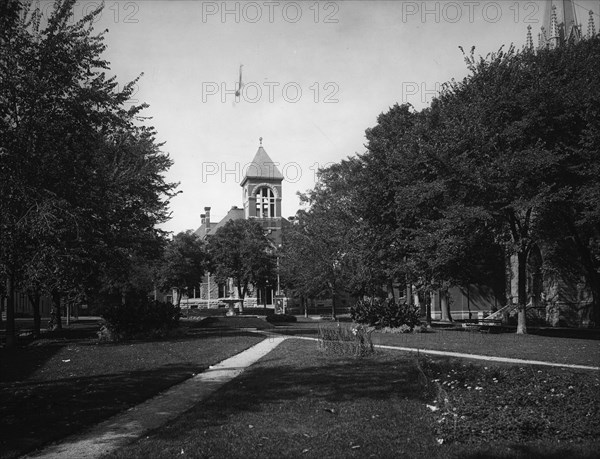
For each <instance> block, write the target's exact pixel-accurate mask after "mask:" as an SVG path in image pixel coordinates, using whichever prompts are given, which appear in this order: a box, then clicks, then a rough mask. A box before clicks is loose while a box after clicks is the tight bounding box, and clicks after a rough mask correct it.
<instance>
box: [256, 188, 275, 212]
mask: <svg viewBox="0 0 600 459" xmlns="http://www.w3.org/2000/svg"><path fill="white" fill-rule="evenodd" d="M256 216H257V217H259V218H272V217H276V215H275V195H274V194H273V190H271V188H269V187H267V186H264V187H261V188H259V189H258V191H257V193H256Z"/></svg>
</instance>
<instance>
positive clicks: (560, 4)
mask: <svg viewBox="0 0 600 459" xmlns="http://www.w3.org/2000/svg"><path fill="white" fill-rule="evenodd" d="M542 29H543V31H542V33H543V32H544V31H545V32H546V34H547V35H546V36H545V37H543V38H544V39H545V40H544V43H542V47H545V46H550V47H557V46H561V45H562V44H564V43H565V42H567V41H570V40H580V39H581V30H580V28H579V24H577V15H576V13H575V3H574V2H573V0H548V1H547V2H546V13H545V15H544V25H543V26H542Z"/></svg>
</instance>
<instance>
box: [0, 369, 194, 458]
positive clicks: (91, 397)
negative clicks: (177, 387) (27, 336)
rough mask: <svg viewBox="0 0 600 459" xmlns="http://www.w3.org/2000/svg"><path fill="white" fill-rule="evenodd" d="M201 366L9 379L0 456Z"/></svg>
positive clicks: (3, 395)
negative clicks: (38, 379) (74, 376)
mask: <svg viewBox="0 0 600 459" xmlns="http://www.w3.org/2000/svg"><path fill="white" fill-rule="evenodd" d="M201 370H203V368H199V367H198V366H195V365H165V366H162V367H160V368H157V369H155V370H150V371H132V372H126V373H118V374H108V375H95V376H90V377H79V378H66V379H60V380H54V381H28V382H23V383H14V384H11V385H7V386H5V387H2V388H1V389H0V399H1V400H2V403H1V405H0V431H1V432H2V440H0V457H3V458H10V457H16V456H18V455H20V454H23V453H24V452H27V451H31V450H33V449H35V448H38V447H40V446H42V445H43V444H45V443H48V442H51V441H54V440H58V439H60V438H63V437H65V436H67V435H69V434H71V433H73V432H74V431H77V430H79V429H81V428H84V427H87V426H90V425H93V424H95V423H97V422H99V421H101V420H103V419H106V418H108V417H110V416H112V415H114V414H116V413H118V412H120V411H122V410H125V409H127V408H129V407H131V406H133V405H136V404H138V403H141V402H143V401H144V400H146V399H148V398H150V397H151V396H153V395H154V394H156V393H158V392H160V391H162V390H165V389H167V388H168V387H170V386H172V385H173V384H177V383H178V382H181V381H183V380H185V379H187V378H189V377H191V376H192V375H193V374H195V373H198V372H199V371H201Z"/></svg>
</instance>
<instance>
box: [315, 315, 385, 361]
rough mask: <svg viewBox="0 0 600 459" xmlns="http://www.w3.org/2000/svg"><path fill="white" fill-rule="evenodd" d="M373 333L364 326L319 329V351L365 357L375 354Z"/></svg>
mask: <svg viewBox="0 0 600 459" xmlns="http://www.w3.org/2000/svg"><path fill="white" fill-rule="evenodd" d="M372 332H373V329H372V328H366V327H363V326H362V325H356V326H354V327H341V326H340V325H339V323H338V326H337V327H335V328H332V327H319V349H320V350H321V351H324V352H326V353H328V354H334V355H352V356H354V357H364V356H366V355H369V354H372V353H373V352H374V348H373V341H372V340H371V333H372Z"/></svg>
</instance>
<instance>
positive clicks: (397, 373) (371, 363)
mask: <svg viewBox="0 0 600 459" xmlns="http://www.w3.org/2000/svg"><path fill="white" fill-rule="evenodd" d="M311 354H312V356H311V355H304V356H303V357H302V359H301V361H299V362H297V363H294V364H290V363H289V360H288V359H286V357H285V354H282V353H280V352H278V349H276V350H275V351H273V353H272V354H270V355H269V356H268V357H267V360H266V363H265V362H262V363H259V364H258V365H256V366H253V367H251V368H249V369H248V370H246V372H244V373H242V375H241V376H239V377H237V378H236V379H234V380H233V381H231V382H229V383H228V384H226V385H225V386H224V387H223V388H222V389H221V390H220V391H219V392H218V393H217V394H216V395H215V396H213V397H211V398H210V399H208V400H205V401H204V402H202V403H201V404H199V405H197V407H195V408H193V409H192V410H191V411H190V412H188V413H187V414H186V415H185V416H184V417H182V418H180V420H179V421H177V423H176V424H175V426H174V427H173V428H170V429H168V430H165V431H163V430H162V429H161V430H158V431H156V432H154V435H155V437H156V438H157V439H162V440H168V441H173V440H174V441H175V442H176V441H177V440H181V441H185V440H186V438H187V436H188V435H190V431H189V430H188V428H187V427H189V426H193V427H191V428H193V429H194V430H203V429H207V428H210V429H216V428H219V426H223V427H227V426H228V425H229V424H230V423H231V422H232V420H234V419H237V418H238V417H239V416H240V415H241V416H243V415H244V414H248V413H254V414H258V415H260V416H263V419H264V421H265V422H266V423H277V422H279V421H280V420H281V419H276V418H277V417H278V416H282V414H281V412H278V411H277V410H279V409H281V410H283V413H284V414H283V416H284V417H285V416H286V415H285V412H286V410H287V411H289V412H291V413H292V416H308V420H309V421H310V418H311V417H314V418H318V420H319V421H318V422H317V421H315V425H322V422H321V418H323V417H325V421H327V420H328V419H329V418H328V416H332V418H331V419H329V421H331V420H332V419H333V417H335V416H337V414H338V413H336V412H335V411H336V410H339V409H340V408H339V407H347V408H342V409H348V410H350V409H353V407H354V406H356V405H357V404H358V403H359V402H360V403H363V402H364V403H367V405H372V404H378V403H381V402H384V403H386V402H389V407H390V408H391V409H392V406H395V404H396V402H397V401H398V400H404V399H413V400H424V399H425V398H426V397H427V394H426V391H425V386H424V383H423V381H422V380H421V379H420V377H419V371H418V370H417V368H416V366H415V364H414V360H412V359H398V358H395V359H387V358H376V359H352V358H327V357H316V358H315V356H314V353H311ZM315 360H316V362H315ZM309 406H310V407H309ZM278 407H279V408H278ZM327 407H334V408H335V410H333V411H331V412H330V411H328V408H327ZM313 408H314V409H313ZM311 409H313V411H312V412H310V413H308V414H304V413H303V414H300V413H301V412H302V411H303V410H308V411H310V410H311ZM272 411H275V412H277V413H278V414H275V415H274V416H275V418H273V419H272V418H271V416H270V415H269V414H264V413H270V412H272ZM309 423H310V422H309Z"/></svg>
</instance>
